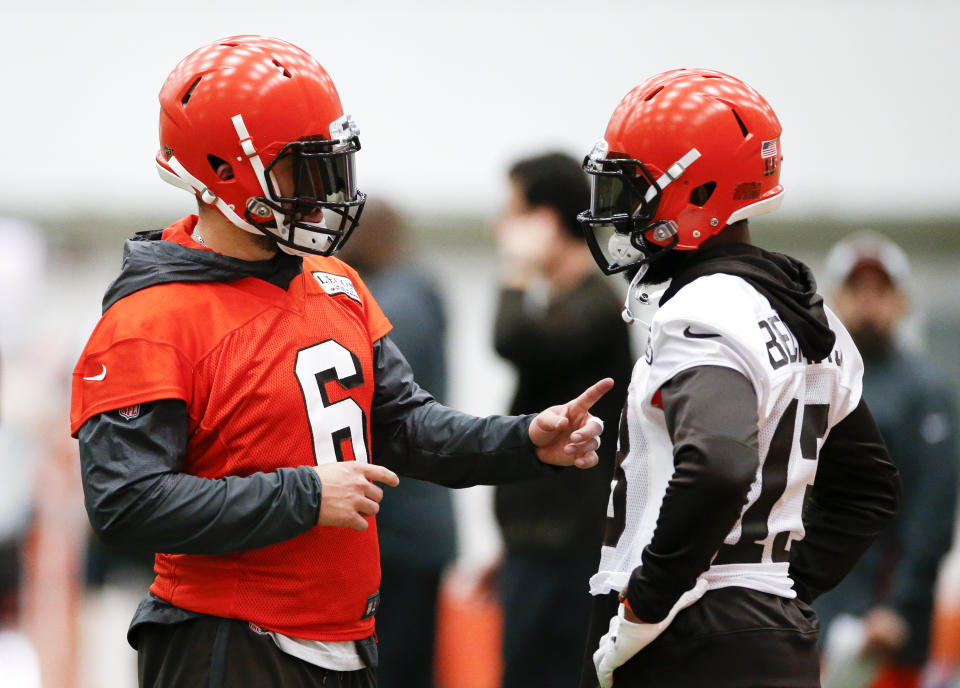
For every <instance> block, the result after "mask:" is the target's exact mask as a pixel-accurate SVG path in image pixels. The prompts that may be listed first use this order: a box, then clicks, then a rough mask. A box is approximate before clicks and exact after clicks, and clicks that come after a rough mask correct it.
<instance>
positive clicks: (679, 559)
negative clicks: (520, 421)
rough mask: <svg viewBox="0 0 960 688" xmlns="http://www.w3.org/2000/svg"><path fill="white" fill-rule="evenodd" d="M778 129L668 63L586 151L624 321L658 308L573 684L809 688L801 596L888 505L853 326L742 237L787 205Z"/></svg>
mask: <svg viewBox="0 0 960 688" xmlns="http://www.w3.org/2000/svg"><path fill="white" fill-rule="evenodd" d="M780 133H781V127H780V123H779V121H778V120H777V117H776V115H775V114H774V111H773V109H772V108H771V107H770V105H769V104H768V103H767V102H766V100H764V98H763V97H762V96H761V95H760V94H759V93H757V92H756V91H755V90H753V89H752V88H750V87H749V86H747V85H746V84H744V83H743V82H742V81H739V80H737V79H735V78H733V77H731V76H728V75H726V74H722V73H720V72H715V71H707V70H692V69H691V70H687V69H680V70H675V71H669V72H665V73H663V74H659V75H657V76H655V77H653V78H651V79H649V80H648V81H646V82H644V83H643V84H641V85H640V86H638V87H636V88H635V89H633V90H632V91H631V92H630V93H629V94H628V95H627V96H626V97H625V98H624V99H623V100H622V101H621V102H620V104H619V106H618V107H617V108H616V110H615V111H614V113H613V116H612V117H611V119H610V122H609V124H608V126H607V129H606V133H605V134H604V136H603V138H602V139H601V140H600V141H599V142H598V143H597V144H596V146H595V147H594V149H593V150H592V152H591V153H590V154H589V155H588V156H587V158H586V159H585V160H584V169H585V171H586V172H587V173H588V174H589V175H590V179H591V184H592V196H591V205H590V209H589V210H587V211H585V212H584V213H582V214H581V216H580V217H581V221H582V222H583V224H584V227H585V229H586V230H587V237H588V241H589V243H590V246H591V249H592V251H593V253H594V258H595V259H596V261H597V262H598V264H599V266H600V268H601V270H603V272H605V273H607V274H614V273H625V274H626V275H627V277H628V278H629V279H630V280H631V282H630V287H629V293H628V295H627V303H626V306H625V317H627V318H628V319H632V318H633V314H632V310H631V305H632V299H633V298H635V297H638V296H639V298H640V300H641V301H645V300H657V298H658V297H659V309H658V310H657V311H656V313H655V315H654V316H653V318H652V321H651V322H650V324H649V338H648V341H647V347H646V355H645V356H644V358H643V359H641V360H639V361H638V362H637V363H636V365H635V367H634V371H633V375H632V380H631V381H630V387H629V391H628V399H627V404H626V406H625V408H624V411H623V414H622V418H621V422H620V433H619V451H618V455H617V468H616V472H615V475H614V480H613V482H612V490H611V495H610V502H609V505H608V513H607V515H608V519H607V530H606V535H605V539H604V543H603V547H602V549H601V560H600V566H599V571H598V572H597V573H596V574H595V575H594V576H593V577H592V578H591V579H590V591H591V593H592V594H593V595H595V601H594V616H593V619H592V622H591V625H592V629H591V636H590V638H591V640H590V645H589V647H588V653H589V655H590V657H589V658H588V660H587V661H586V662H585V667H584V673H583V677H582V681H581V683H582V685H583V686H596V685H597V683H598V680H599V684H600V685H601V686H604V687H606V686H610V685H616V686H617V687H618V688H625V687H627V686H670V687H671V688H684V687H686V686H691V687H693V686H697V687H701V686H711V687H712V688H721V687H722V688H727V687H729V688H735V687H738V688H747V687H756V686H764V687H766V688H771V687H774V686H789V687H790V688H808V687H813V686H819V663H818V657H817V649H816V636H817V620H816V617H815V615H814V614H813V612H812V611H811V609H810V607H809V606H808V605H809V603H810V602H811V601H812V600H813V599H814V598H816V596H817V595H819V594H820V593H822V592H823V591H825V590H828V589H829V588H831V587H833V586H834V585H836V584H837V582H838V581H840V579H841V578H843V576H844V575H845V574H846V573H847V571H849V570H850V568H851V567H852V565H853V563H854V562H855V561H856V560H857V558H858V557H859V556H860V554H861V553H862V552H863V551H864V549H865V548H866V547H867V545H868V544H869V543H870V542H871V540H873V538H874V537H875V536H876V535H877V533H878V532H879V531H880V530H881V528H882V527H883V525H884V524H885V523H886V522H887V521H888V520H889V519H890V518H891V517H892V516H893V515H894V513H895V512H896V510H897V506H898V499H899V492H898V478H897V472H896V469H895V468H894V466H893V465H892V464H891V462H890V460H889V458H888V455H887V451H886V448H885V447H884V444H883V441H882V439H881V437H880V434H879V432H878V431H877V428H876V425H875V424H874V421H873V419H872V418H871V415H870V412H869V410H868V409H867V407H866V405H865V404H864V403H863V400H862V399H861V376H862V372H863V371H862V361H861V358H860V354H859V353H858V352H857V349H856V347H855V346H854V344H853V342H852V340H851V338H850V336H849V334H848V333H847V331H846V330H845V329H844V327H843V325H842V324H841V323H840V322H839V320H838V319H837V318H836V316H835V315H834V314H833V313H831V312H830V310H829V309H827V308H826V307H825V306H824V304H823V300H822V299H821V297H820V296H819V295H818V294H817V290H816V282H815V281H814V277H813V275H812V274H811V272H810V270H809V269H808V268H807V267H806V266H805V265H803V264H802V263H800V262H798V261H797V260H795V259H793V258H791V257H789V256H786V255H782V254H777V253H771V252H768V251H765V250H763V249H760V248H758V247H756V246H753V245H752V244H751V243H750V234H749V232H748V228H747V222H748V218H751V217H754V216H756V215H761V214H763V213H769V212H771V211H773V210H775V209H776V208H777V207H778V206H779V205H780V201H781V198H782V195H783V187H782V186H781V184H780V170H781V164H782V161H783V150H782V147H781V143H780ZM667 279H670V280H671V282H670V286H669V289H666V290H664V291H662V292H660V293H659V294H652V295H650V296H647V294H645V293H642V292H640V289H641V288H642V287H645V285H651V284H657V283H659V282H663V281H665V280H667ZM589 659H592V660H593V661H592V662H591V661H589Z"/></svg>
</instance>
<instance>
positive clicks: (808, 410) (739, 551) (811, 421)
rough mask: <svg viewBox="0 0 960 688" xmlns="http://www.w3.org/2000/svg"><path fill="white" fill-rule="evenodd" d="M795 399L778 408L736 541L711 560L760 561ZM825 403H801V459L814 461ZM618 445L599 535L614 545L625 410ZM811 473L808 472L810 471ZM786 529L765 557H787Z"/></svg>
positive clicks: (619, 530)
mask: <svg viewBox="0 0 960 688" xmlns="http://www.w3.org/2000/svg"><path fill="white" fill-rule="evenodd" d="M797 406H798V402H797V400H796V399H794V400H793V401H791V402H790V405H789V406H787V409H786V410H785V411H784V412H783V416H781V418H780V422H779V423H777V429H776V430H775V431H774V433H773V439H771V441H770V448H769V450H768V451H767V460H766V461H764V463H763V470H762V471H761V475H760V480H761V483H760V484H761V488H760V495H759V496H758V497H757V500H756V501H755V502H754V503H753V504H751V505H750V508H749V509H747V510H746V512H745V513H744V514H743V517H742V519H741V521H740V528H741V532H740V539H739V540H738V541H737V543H736V544H733V545H722V546H721V547H720V550H719V551H718V552H717V556H716V558H715V559H714V562H713V563H715V564H734V563H760V562H761V561H762V559H763V551H764V543H765V542H766V541H767V539H768V538H769V537H770V528H769V525H768V522H769V520H770V512H771V511H772V510H773V507H774V505H775V504H776V503H777V501H778V500H779V499H780V497H781V496H782V495H783V492H784V490H785V489H786V487H787V469H788V468H789V466H790V449H791V447H792V446H793V439H794V438H793V434H794V433H793V429H794V425H795V423H796V420H797ZM828 411H829V406H828V405H827V404H806V405H804V407H803V418H802V419H801V421H800V456H801V457H802V458H803V459H804V460H806V461H816V460H817V440H819V439H820V438H822V437H823V436H824V434H826V431H827V413H828ZM619 440H620V446H619V447H618V448H617V464H616V468H615V469H614V474H613V490H612V492H611V495H610V501H611V505H612V506H613V516H608V517H607V521H606V528H605V529H604V533H603V544H604V545H605V546H607V547H616V546H617V543H618V542H619V541H620V536H621V535H622V534H623V530H624V528H625V526H626V506H627V476H626V473H625V472H624V470H623V466H622V463H623V460H624V459H625V458H626V456H627V454H628V453H629V452H630V435H629V432H628V428H627V412H626V408H624V410H623V414H622V415H621V416H620V433H619ZM812 474H813V473H811V475H812ZM811 487H812V485H810V484H808V485H807V487H806V490H805V492H804V496H803V505H804V507H806V504H807V501H808V500H809V498H810V489H811ZM789 540H790V532H789V531H783V532H779V533H776V534H775V535H774V536H773V546H772V554H771V557H772V559H773V561H788V560H789V557H790V551H789V544H790V543H789Z"/></svg>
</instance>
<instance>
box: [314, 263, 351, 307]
mask: <svg viewBox="0 0 960 688" xmlns="http://www.w3.org/2000/svg"><path fill="white" fill-rule="evenodd" d="M311 274H312V275H313V276H314V278H315V279H316V280H317V284H319V285H320V286H321V287H322V288H323V290H324V291H325V292H327V293H328V294H329V295H330V296H336V295H337V294H345V295H347V296H349V297H350V298H351V299H353V300H354V301H356V302H357V303H360V295H359V294H358V293H357V288H356V287H354V286H353V282H352V281H350V278H349V277H345V276H343V275H334V274H333V273H330V272H319V271H318V272H313V273H311Z"/></svg>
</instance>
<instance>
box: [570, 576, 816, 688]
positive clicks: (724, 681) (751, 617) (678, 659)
mask: <svg viewBox="0 0 960 688" xmlns="http://www.w3.org/2000/svg"><path fill="white" fill-rule="evenodd" d="M618 605H619V600H618V599H617V594H616V593H610V594H609V595H604V596H599V597H595V598H594V607H593V615H592V616H591V619H590V635H589V640H588V641H587V648H586V653H585V656H584V661H583V672H582V674H581V677H580V688H596V686H597V685H598V683H597V674H596V670H595V669H594V666H593V653H594V651H595V650H596V649H597V646H598V645H599V644H600V638H602V637H603V636H604V635H605V634H606V633H607V631H608V630H609V627H610V618H611V617H612V616H614V615H615V614H616V613H617V607H618ZM817 628H818V624H817V618H816V615H815V614H814V613H813V610H812V609H810V607H809V606H807V605H806V604H804V603H803V602H799V601H797V600H788V599H786V598H783V597H777V596H776V595H768V594H766V593H762V592H757V591H756V590H749V589H747V588H737V587H730V588H720V589H719V590H712V591H710V592H708V593H707V594H706V595H704V596H703V598H702V599H701V600H700V601H699V602H697V603H696V604H694V605H693V606H692V607H688V608H687V609H685V610H683V611H682V612H680V613H679V614H677V616H676V618H674V620H673V623H672V624H670V626H669V627H668V628H667V630H665V631H664V632H663V633H662V634H661V635H660V636H659V637H658V638H657V639H656V640H654V641H653V642H652V643H650V644H649V645H647V647H645V648H644V649H642V650H640V652H638V653H637V654H635V655H634V656H633V657H632V658H631V659H630V660H628V661H627V663H626V664H624V665H623V666H621V667H620V668H619V669H616V670H615V671H614V672H613V681H614V688H651V687H656V688H660V687H661V686H662V687H664V688H704V687H705V686H709V687H710V688H819V686H820V657H819V654H818V652H817Z"/></svg>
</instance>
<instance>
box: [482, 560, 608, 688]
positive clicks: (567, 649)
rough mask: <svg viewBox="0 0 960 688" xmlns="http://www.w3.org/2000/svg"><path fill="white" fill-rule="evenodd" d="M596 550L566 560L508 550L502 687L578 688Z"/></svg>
mask: <svg viewBox="0 0 960 688" xmlns="http://www.w3.org/2000/svg"><path fill="white" fill-rule="evenodd" d="M597 558H598V555H597V552H595V551H593V552H590V553H588V554H584V555H581V556H574V557H570V558H568V559H558V558H549V557H543V556H534V555H520V554H508V555H507V556H506V557H505V559H504V562H503V571H502V573H501V597H502V602H503V684H502V688H575V687H576V685H577V676H578V675H579V672H580V657H581V653H582V652H583V645H584V642H585V640H586V637H587V625H588V623H589V620H590V595H589V594H588V593H587V580H589V578H590V575H591V574H592V573H594V572H595V571H596V570H597Z"/></svg>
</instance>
